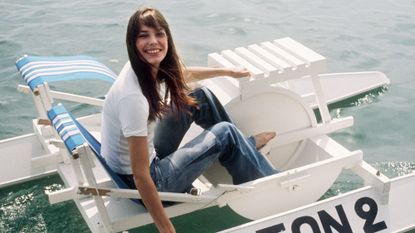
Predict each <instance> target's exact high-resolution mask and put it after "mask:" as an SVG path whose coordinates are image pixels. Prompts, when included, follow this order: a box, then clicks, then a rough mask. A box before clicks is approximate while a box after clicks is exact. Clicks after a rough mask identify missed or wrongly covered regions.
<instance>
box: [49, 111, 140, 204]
mask: <svg viewBox="0 0 415 233" xmlns="http://www.w3.org/2000/svg"><path fill="white" fill-rule="evenodd" d="M48 117H49V120H50V121H51V122H52V125H53V127H54V128H55V129H56V131H57V132H58V134H59V136H60V137H61V139H62V140H63V141H64V143H65V146H66V147H67V148H68V150H69V151H71V152H72V151H73V150H74V149H75V148H76V147H78V146H81V145H83V144H84V143H88V145H89V147H90V148H91V150H92V152H94V154H95V155H96V157H97V158H98V160H99V161H100V162H101V164H102V166H103V167H104V169H105V170H106V171H107V173H108V174H109V175H110V177H111V178H112V180H113V181H114V183H115V184H116V186H117V187H118V188H123V189H128V188H129V187H128V185H127V184H126V183H125V182H124V181H123V180H122V179H121V178H120V177H119V176H118V175H117V174H116V173H115V172H114V171H113V170H112V169H111V168H110V167H109V166H108V164H107V163H106V161H105V159H104V157H103V156H102V155H101V144H100V142H98V140H97V139H96V138H95V137H94V136H93V135H92V134H91V133H89V132H88V130H86V129H85V128H84V127H83V126H82V125H81V123H79V122H78V121H77V120H76V119H75V118H74V117H73V116H72V115H71V113H70V112H68V111H67V110H66V108H65V107H64V106H63V105H62V104H58V105H56V106H53V107H52V108H51V109H50V110H49V111H48ZM135 202H137V201H136V200H135Z"/></svg>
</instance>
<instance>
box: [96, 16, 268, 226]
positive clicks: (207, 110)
mask: <svg viewBox="0 0 415 233" xmlns="http://www.w3.org/2000/svg"><path fill="white" fill-rule="evenodd" d="M126 42H127V50H128V56H129V62H128V63H127V64H126V65H125V66H124V68H123V69H122V71H121V73H120V75H119V77H118V78H117V80H116V81H115V83H114V84H113V86H112V87H111V89H110V91H109V92H108V95H107V97H106V100H105V104H104V108H103V124H102V125H103V128H102V139H101V141H102V149H101V150H102V154H103V155H104V157H105V159H106V161H107V163H108V165H109V166H110V167H111V168H112V169H113V170H114V171H115V172H116V173H118V174H120V175H121V177H123V179H124V180H125V181H126V182H127V183H129V185H130V186H131V187H132V188H137V189H138V191H139V192H140V195H141V197H142V201H143V202H144V205H145V206H146V208H147V210H148V211H149V213H150V214H151V216H152V218H153V219H154V222H155V225H156V227H157V228H158V230H159V231H160V232H175V230H174V227H173V225H172V223H171V222H170V220H169V218H168V217H167V215H166V213H165V211H164V208H163V205H162V202H161V201H160V198H159V196H158V193H157V191H168V192H185V191H187V190H188V189H189V187H191V184H192V182H193V181H194V180H195V179H196V178H197V177H198V176H200V175H201V174H202V173H203V171H205V170H206V169H207V168H208V167H209V166H210V165H211V164H212V163H213V162H214V161H215V160H216V159H219V161H220V162H221V164H222V165H223V166H225V167H226V169H227V170H228V172H229V173H230V174H231V175H232V177H233V180H234V183H235V184H239V183H243V182H247V181H249V180H253V179H257V178H260V177H263V176H266V175H270V174H274V173H275V172H276V171H275V170H274V169H272V167H270V166H269V164H268V163H267V162H266V161H265V159H264V158H263V157H262V156H261V155H260V153H259V152H258V150H257V148H258V147H261V146H263V145H265V144H266V143H267V142H268V141H269V140H271V139H272V138H273V137H274V136H275V133H262V134H259V135H257V136H255V137H250V138H245V137H244V136H243V135H242V134H241V133H240V131H239V130H238V129H236V128H235V126H234V125H233V124H231V123H229V122H221V121H222V120H223V119H222V118H224V117H225V118H226V116H223V114H224V113H223V112H224V111H223V109H220V107H221V106H214V105H213V106H212V105H208V104H206V102H207V101H206V98H207V97H206V94H207V95H209V93H207V92H203V93H202V91H201V90H197V91H195V92H194V93H193V94H191V95H188V93H189V89H188V87H187V85H186V82H187V81H192V80H200V79H205V78H210V77H214V76H223V75H227V76H233V77H243V76H246V75H247V74H248V72H247V71H246V70H232V69H214V68H193V69H191V70H189V71H186V70H184V68H183V66H182V64H181V62H180V60H179V58H178V55H177V53H176V49H175V46H174V43H173V39H172V36H171V33H170V30H169V26H168V24H167V22H166V20H165V19H164V17H163V16H162V14H161V13H160V12H159V11H158V10H156V9H150V8H146V9H142V10H138V11H137V12H136V13H135V14H133V15H132V16H131V18H130V21H129V24H128V28H127V38H126ZM163 87H164V89H165V91H164V93H162V92H163V91H162V89H163ZM160 93H162V94H160ZM192 96H193V97H192ZM218 111H219V112H222V117H220V116H219V117H217V116H218V114H216V115H215V114H212V112H218ZM164 116H166V117H165V118H164ZM175 116H176V117H175ZM163 118H164V119H163ZM158 119H163V120H162V121H161V122H160V124H161V125H163V124H164V126H162V127H160V128H161V129H162V130H161V131H165V130H166V126H167V127H168V126H169V125H170V126H172V124H173V125H174V124H176V122H179V121H181V122H185V123H184V124H182V125H181V129H182V131H183V129H185V130H186V129H187V128H188V126H189V125H190V124H191V122H193V121H195V122H196V123H198V124H199V125H201V126H202V127H203V128H205V129H206V130H205V131H204V132H203V133H202V134H201V135H199V136H197V137H196V138H195V139H193V140H191V141H190V142H189V143H187V144H186V145H185V146H183V147H181V148H179V149H177V147H178V143H179V142H178V143H177V142H175V143H173V145H171V146H170V147H169V148H168V149H166V150H163V152H159V153H156V151H157V148H156V150H155V149H154V145H153V135H154V126H155V124H156V121H157V120H158ZM174 119H176V120H174ZM158 132H160V130H158ZM158 135H159V136H158V138H160V135H162V133H158ZM165 135H169V134H165ZM182 136H183V135H182V133H179V136H178V137H176V139H177V140H176V141H180V140H181V137H182ZM161 138H162V137H161ZM158 141H160V140H158ZM161 141H163V140H161ZM164 141H166V140H164ZM166 153H168V154H166Z"/></svg>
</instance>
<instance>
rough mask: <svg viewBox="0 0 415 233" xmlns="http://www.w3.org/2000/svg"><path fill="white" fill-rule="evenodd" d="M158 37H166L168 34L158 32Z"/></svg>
mask: <svg viewBox="0 0 415 233" xmlns="http://www.w3.org/2000/svg"><path fill="white" fill-rule="evenodd" d="M157 36H159V37H165V36H166V33H165V32H157Z"/></svg>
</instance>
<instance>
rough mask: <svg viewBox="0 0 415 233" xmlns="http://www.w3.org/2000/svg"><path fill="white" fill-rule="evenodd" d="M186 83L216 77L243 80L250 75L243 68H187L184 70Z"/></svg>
mask: <svg viewBox="0 0 415 233" xmlns="http://www.w3.org/2000/svg"><path fill="white" fill-rule="evenodd" d="M184 72H185V78H186V81H187V82H194V81H200V80H203V79H209V78H213V77H218V76H229V77H233V78H243V77H247V76H249V75H250V73H249V71H248V70H247V69H245V68H213V67H197V66H192V67H187V68H185V69H184Z"/></svg>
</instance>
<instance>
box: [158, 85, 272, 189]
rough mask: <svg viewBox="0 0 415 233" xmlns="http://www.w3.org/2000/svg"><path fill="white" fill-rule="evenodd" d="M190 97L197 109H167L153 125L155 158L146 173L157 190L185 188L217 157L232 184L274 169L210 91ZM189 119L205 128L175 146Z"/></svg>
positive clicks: (188, 187) (194, 93)
mask: <svg viewBox="0 0 415 233" xmlns="http://www.w3.org/2000/svg"><path fill="white" fill-rule="evenodd" d="M191 96H193V97H194V98H195V99H196V100H197V101H198V107H197V108H195V107H189V108H188V109H187V110H188V111H189V112H190V113H191V114H188V113H186V112H178V111H177V110H176V109H175V108H171V111H170V113H169V114H167V115H166V116H165V117H163V119H162V120H161V121H160V122H159V123H158V124H157V126H156V129H155V135H154V146H155V148H156V153H157V157H156V158H155V159H154V160H153V162H152V164H151V166H150V172H151V177H152V178H153V181H154V183H155V184H156V186H157V190H159V191H165V192H186V191H188V190H189V189H190V188H191V187H192V183H193V181H194V180H195V179H196V178H197V177H199V176H200V175H201V174H203V172H204V171H205V170H206V169H208V168H209V167H210V166H211V165H212V164H213V162H214V161H215V160H217V159H219V161H220V163H221V165H223V166H224V167H225V168H226V169H227V171H228V172H229V174H230V175H231V176H232V179H233V183H234V184H241V183H244V182H248V181H251V180H255V179H258V178H261V177H264V176H268V175H271V174H275V173H276V172H277V171H276V170H275V169H273V168H272V167H271V166H270V165H269V164H268V162H267V161H266V160H265V158H264V157H263V155H262V154H260V153H259V152H258V150H257V149H256V146H255V144H256V143H255V139H254V137H249V138H246V137H245V136H244V135H243V134H242V133H241V132H240V131H239V130H238V129H237V128H236V127H235V125H233V124H232V123H231V120H230V118H229V116H228V115H227V113H226V111H225V110H224V108H223V106H222V105H221V104H220V102H219V101H218V100H217V99H216V97H215V96H214V95H213V93H211V92H210V91H209V90H208V89H207V88H202V89H196V90H195V91H193V93H192V94H191ZM193 122H195V123H196V124H198V125H199V126H201V127H202V128H203V129H205V130H204V131H203V132H202V133H201V134H200V135H198V136H197V137H196V138H194V139H193V140H191V141H190V142H188V143H187V144H185V145H184V146H183V147H181V148H178V146H179V144H180V142H181V140H182V139H183V136H184V135H185V133H186V132H187V130H188V129H189V127H190V125H191V124H192V123H193Z"/></svg>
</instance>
